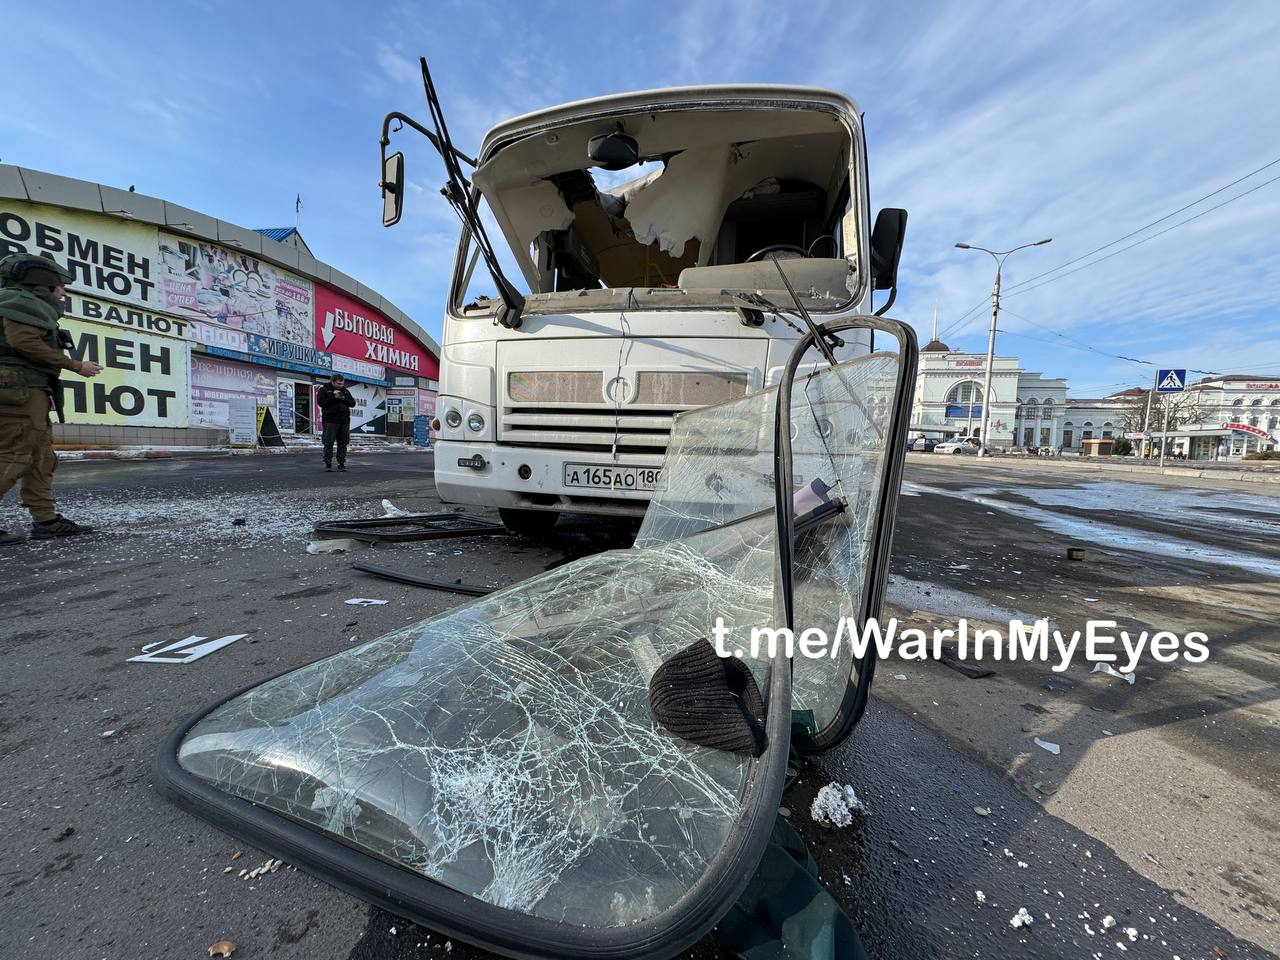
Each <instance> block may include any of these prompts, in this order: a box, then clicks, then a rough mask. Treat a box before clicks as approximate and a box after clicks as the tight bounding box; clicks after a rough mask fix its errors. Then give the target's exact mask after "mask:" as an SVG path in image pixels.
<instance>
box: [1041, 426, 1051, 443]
mask: <svg viewBox="0 0 1280 960" xmlns="http://www.w3.org/2000/svg"><path fill="white" fill-rule="evenodd" d="M1052 433H1053V430H1051V429H1050V428H1049V427H1041V428H1040V446H1042V447H1047V446H1049V445H1050V444H1051V443H1053V437H1052V436H1050V434H1052Z"/></svg>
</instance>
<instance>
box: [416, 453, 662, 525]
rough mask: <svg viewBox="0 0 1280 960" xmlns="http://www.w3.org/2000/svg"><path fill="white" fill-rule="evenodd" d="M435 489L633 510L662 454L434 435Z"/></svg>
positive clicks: (605, 510) (577, 509)
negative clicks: (543, 446)
mask: <svg viewBox="0 0 1280 960" xmlns="http://www.w3.org/2000/svg"><path fill="white" fill-rule="evenodd" d="M434 449H435V476H436V489H437V490H438V491H439V493H440V498H441V499H442V500H444V501H446V502H449V503H465V504H474V505H476V506H485V507H502V508H515V509H520V510H557V511H570V512H574V513H599V514H621V515H627V516H635V515H638V514H641V513H643V512H644V510H645V508H646V507H648V505H649V498H650V496H651V495H652V490H651V489H648V487H651V486H653V485H654V484H655V482H656V477H657V473H658V470H659V469H660V468H661V466H662V461H663V457H662V455H661V454H619V456H618V458H617V460H614V459H613V458H612V457H611V456H610V455H609V454H607V453H601V452H598V451H575V450H538V449H530V448H523V447H509V446H503V445H501V444H497V443H464V442H458V441H450V440H437V441H436V443H435V444H434Z"/></svg>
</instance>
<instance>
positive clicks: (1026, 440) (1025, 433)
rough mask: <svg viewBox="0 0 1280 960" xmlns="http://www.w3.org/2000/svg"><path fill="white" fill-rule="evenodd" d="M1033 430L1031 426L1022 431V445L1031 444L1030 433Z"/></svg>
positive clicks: (1027, 445)
mask: <svg viewBox="0 0 1280 960" xmlns="http://www.w3.org/2000/svg"><path fill="white" fill-rule="evenodd" d="M1034 432H1035V431H1034V430H1033V429H1032V428H1031V427H1027V428H1026V429H1025V430H1023V431H1022V445H1023V446H1024V447H1029V446H1031V435H1032V434H1033V433H1034Z"/></svg>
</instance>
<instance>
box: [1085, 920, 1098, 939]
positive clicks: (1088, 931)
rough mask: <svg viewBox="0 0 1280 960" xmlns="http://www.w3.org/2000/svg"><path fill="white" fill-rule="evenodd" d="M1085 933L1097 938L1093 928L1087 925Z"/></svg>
mask: <svg viewBox="0 0 1280 960" xmlns="http://www.w3.org/2000/svg"><path fill="white" fill-rule="evenodd" d="M1084 932H1085V933H1087V934H1088V935H1089V936H1091V937H1096V936H1097V934H1096V933H1094V932H1093V927H1091V926H1089V925H1088V924H1087V923H1086V924H1085V925H1084Z"/></svg>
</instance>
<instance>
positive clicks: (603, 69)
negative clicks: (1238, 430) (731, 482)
mask: <svg viewBox="0 0 1280 960" xmlns="http://www.w3.org/2000/svg"><path fill="white" fill-rule="evenodd" d="M119 9H123V8H119ZM128 9H129V13H128V15H127V16H124V15H120V14H118V13H116V12H114V9H113V8H111V7H110V6H109V5H96V4H95V5H92V6H90V5H85V4H71V3H63V2H46V3H43V4H20V5H19V4H12V5H10V8H9V9H8V10H6V14H5V19H6V27H8V28H11V29H12V33H11V36H13V37H21V38H22V39H21V40H11V41H10V42H9V43H8V44H6V64H5V73H6V87H7V96H6V97H5V106H4V109H3V110H2V111H0V160H3V161H4V162H6V163H17V164H21V165H23V166H29V167H34V168H37V169H42V170H50V171H54V172H57V173H62V174H67V175H70V176H75V177H81V178H84V179H88V180H95V181H98V182H102V183H108V184H114V185H118V186H122V187H125V186H128V185H130V184H135V185H136V186H137V189H138V190H139V191H140V192H142V193H147V194H152V195H155V196H160V197H163V198H165V199H168V200H172V201H175V202H178V203H181V204H184V205H186V206H190V207H193V208H195V209H197V210H201V211H204V212H207V213H210V214H213V215H216V216H218V217H221V218H223V219H226V220H229V221H231V222H233V223H239V224H242V225H244V226H250V227H256V226H275V225H286V224H291V223H292V222H293V214H294V211H293V202H294V196H295V194H297V193H301V194H302V199H303V212H302V232H303V235H304V236H305V237H306V239H307V242H308V243H309V245H310V246H311V248H312V250H313V251H314V252H315V253H316V255H317V256H319V257H320V258H321V259H324V260H327V261H328V262H330V263H332V264H334V265H335V266H338V267H340V268H341V269H343V270H345V271H346V272H348V273H350V274H352V275H353V276H356V277H358V278H359V279H361V280H362V281H364V282H365V283H367V284H369V285H370V286H372V287H374V288H375V289H377V290H379V291H380V292H382V293H383V294H384V295H386V296H387V297H389V298H390V299H391V300H393V301H394V302H396V303H397V304H399V305H400V306H401V307H402V308H403V309H404V310H406V311H407V312H408V313H409V314H410V315H411V316H413V317H414V318H415V319H416V320H417V321H418V322H419V323H420V324H421V325H422V326H423V327H424V328H425V329H427V330H428V331H430V332H431V333H432V334H433V335H436V336H437V337H438V335H439V332H440V314H441V307H442V303H443V298H444V290H445V286H446V282H447V276H446V273H447V270H448V266H449V262H450V257H451V251H452V247H453V244H454V242H455V241H456V237H457V229H456V226H455V221H454V219H453V214H452V213H451V212H450V211H449V210H448V209H447V208H446V207H445V206H444V202H443V200H442V199H440V198H438V197H437V196H436V195H435V188H436V187H437V186H438V183H439V181H441V180H442V176H441V174H440V173H439V167H438V165H437V163H436V161H435V159H434V157H433V155H432V154H430V152H429V151H428V150H427V149H424V146H425V145H423V146H419V145H418V144H415V143H412V142H410V141H408V140H407V138H402V141H401V142H403V143H405V144H406V146H407V151H406V152H407V153H408V157H409V168H408V169H409V173H410V178H411V181H412V185H413V186H414V188H415V189H414V191H413V192H411V193H410V195H409V197H408V203H407V209H406V214H405V219H404V221H402V223H401V225H400V226H398V227H396V228H395V229H392V230H384V229H383V228H382V227H381V224H380V220H379V216H380V202H379V199H378V193H377V186H376V183H377V179H378V170H377V156H378V147H377V134H378V128H379V123H380V121H381V118H382V116H383V114H384V113H386V112H387V111H388V110H391V109H401V110H404V111H406V112H408V113H411V114H414V115H418V116H420V117H422V118H423V119H425V114H426V110H425V105H424V102H423V99H422V94H421V86H420V83H419V79H418V74H417V70H416V65H415V61H416V57H417V56H418V55H419V54H420V53H424V54H426V56H427V57H428V59H429V61H430V63H431V65H432V70H433V73H434V75H435V78H436V84H437V87H438V88H439V90H440V93H441V96H442V98H443V100H444V102H445V108H446V110H447V111H448V117H449V119H450V126H451V130H452V133H453V135H454V139H455V141H457V143H458V144H459V146H460V147H461V148H462V149H464V150H466V151H471V150H474V149H475V148H476V147H477V146H478V144H479V142H480V138H481V136H482V135H483V133H484V131H485V130H486V129H487V128H488V127H489V126H491V125H492V124H494V123H495V122H497V121H499V120H501V119H503V118H505V117H507V116H510V115H513V114H516V113H523V112H526V111H528V110H532V109H536V108H538V107H542V106H547V105H550V104H553V103H559V102H562V101H565V100H572V99H579V98H582V97H589V96H595V95H599V94H603V93H610V92H616V91H621V90H628V89H637V88H644V87H656V86H667V85H672V84H681V83H696V82H745V81H763V82H778V83H807V84H816V85H821V86H829V87H834V88H836V89H839V90H842V91H844V92H846V93H848V94H850V95H851V96H852V97H853V98H854V99H855V100H857V101H858V103H859V105H860V106H861V108H862V109H863V110H864V111H865V113H866V125H867V131H868V141H869V147H870V165H871V171H872V207H873V210H874V209H876V208H879V207H881V206H902V207H906V208H907V209H908V210H909V211H910V223H909V228H908V233H907V246H906V250H905V252H904V255H903V271H902V275H901V292H900V296H899V299H898V305H897V306H896V307H895V308H894V311H893V313H894V314H895V315H896V316H898V317H900V318H901V319H904V320H906V321H908V322H910V323H912V324H913V325H915V326H916V328H917V329H918V330H919V331H920V333H921V339H922V341H923V340H924V339H927V337H928V332H929V322H930V317H931V314H932V311H933V307H934V304H935V303H936V304H937V307H938V311H939V316H940V325H941V326H942V327H943V328H944V329H945V328H948V327H953V329H952V330H951V331H950V332H948V334H947V336H946V337H945V339H946V341H947V342H948V343H949V344H950V345H951V346H952V347H953V348H958V349H969V350H975V351H976V350H982V349H985V344H986V319H985V311H984V310H982V309H980V310H978V311H976V313H974V314H973V315H972V316H971V317H970V318H969V319H968V320H966V321H962V320H961V318H963V317H964V315H965V313H966V311H968V310H970V308H973V307H975V306H977V305H978V304H980V303H982V302H983V301H984V298H985V297H986V296H987V294H988V293H989V290H990V285H991V279H992V265H991V261H990V259H989V258H988V257H986V256H985V255H982V254H977V253H972V252H969V253H965V252H961V251H958V250H955V249H954V248H953V244H954V243H955V241H957V240H964V241H968V242H971V243H975V244H982V245H984V246H989V247H996V248H1001V247H1009V246H1014V245H1016V244H1019V243H1022V242H1026V241H1030V240H1035V239H1039V238H1041V237H1043V236H1052V237H1053V238H1054V241H1053V243H1052V244H1051V245H1049V246H1047V247H1041V248H1037V249H1035V250H1028V251H1025V252H1023V253H1020V254H1018V255H1016V256H1015V257H1014V258H1013V259H1011V260H1010V262H1009V267H1008V269H1007V271H1006V274H1005V281H1006V285H1007V291H1008V296H1007V298H1006V299H1005V301H1004V306H1005V307H1006V308H1007V312H1005V313H1004V314H1002V316H1001V322H1000V327H1001V330H1002V331H1003V332H1002V333H1001V337H1000V341H999V343H998V351H999V353H1000V354H1001V355H1015V356H1019V357H1021V358H1022V360H1023V362H1024V364H1025V365H1026V366H1027V367H1029V368H1030V369H1033V370H1039V371H1042V372H1043V373H1045V374H1046V375H1049V376H1066V377H1069V378H1070V381H1071V392H1072V394H1073V395H1081V396H1083V395H1097V394H1100V393H1105V392H1109V391H1110V390H1112V389H1118V388H1120V387H1123V386H1126V385H1132V384H1135V383H1142V382H1144V381H1147V380H1149V377H1150V373H1149V371H1150V368H1149V367H1140V366H1137V365H1135V364H1132V363H1128V362H1124V361H1120V360H1115V359H1111V358H1109V357H1106V356H1102V355H1100V354H1097V353H1091V352H1089V351H1088V350H1085V349H1083V348H1082V347H1081V344H1087V345H1090V346H1092V347H1095V348H1096V349H1098V350H1101V351H1103V352H1105V353H1114V354H1124V355H1126V356H1130V357H1138V358H1143V359H1148V360H1152V361H1155V362H1157V363H1159V364H1161V365H1168V366H1188V367H1192V368H1200V369H1203V370H1212V371H1217V372H1257V373H1263V372H1267V373H1272V374H1276V373H1280V241H1278V239H1277V238H1278V237H1280V182H1277V183H1274V184H1271V185H1269V186H1262V187H1260V188H1259V189H1258V190H1257V191H1256V192H1254V193H1251V194H1249V195H1248V196H1247V197H1244V198H1242V199H1240V200H1238V201H1235V202H1232V203H1229V204H1227V205H1226V206H1224V207H1222V208H1221V209H1219V210H1215V211H1213V212H1210V213H1207V214H1206V215H1205V216H1203V217H1201V218H1199V219H1197V220H1195V221H1194V222H1192V223H1188V224H1186V225H1185V226H1180V227H1177V228H1176V229H1173V230H1171V231H1170V232H1169V233H1167V234H1166V235H1164V236H1160V237H1155V238H1154V239H1151V240H1150V241H1149V242H1146V243H1142V244H1141V245H1140V246H1137V247H1134V248H1133V249H1131V250H1124V251H1122V252H1119V253H1117V254H1116V255H1115V256H1113V257H1111V258H1110V259H1108V260H1106V261H1105V262H1102V263H1099V264H1098V265H1096V266H1089V267H1086V268H1085V269H1083V270H1080V271H1079V272H1077V273H1073V274H1071V275H1070V276H1063V278H1062V279H1059V280H1055V281H1054V282H1050V283H1046V284H1044V285H1043V286H1039V287H1037V288H1036V289H1030V287H1031V286H1032V284H1027V285H1026V286H1027V288H1028V289H1025V290H1019V289H1018V288H1017V287H1016V286H1014V285H1016V284H1017V283H1018V282H1019V281H1025V280H1027V279H1028V278H1030V277H1033V276H1035V275H1036V274H1039V273H1041V272H1043V271H1045V270H1048V269H1051V268H1053V267H1056V266H1058V265H1059V264H1061V263H1064V262H1065V261H1069V260H1072V259H1074V258H1076V257H1078V256H1080V255H1082V254H1085V253H1087V252H1088V251H1090V250H1093V249H1094V248H1096V247H1100V246H1102V245H1103V244H1106V243H1109V242H1110V241H1112V240H1115V239H1116V238H1118V237H1121V236H1123V235H1124V234H1127V233H1129V232H1130V231H1132V230H1135V229H1136V228H1138V227H1141V226H1142V225H1144V224H1147V223H1149V222H1151V221H1153V220H1156V219H1157V218H1159V217H1162V216H1164V215H1165V214H1167V213H1170V212H1171V211H1173V210H1176V209H1177V208H1178V207H1181V206H1182V205H1184V204H1187V203H1190V202H1191V201H1193V200H1195V199H1197V198H1198V197H1200V196H1202V195H1204V194H1207V193H1209V192H1210V191H1212V190H1215V189H1217V188H1218V187H1221V186H1223V185H1225V184H1227V183H1229V182H1230V181H1232V180H1235V179H1236V178H1237V177H1241V176H1243V175H1244V174H1246V173H1248V172H1249V171H1251V170H1254V169H1255V168H1257V167H1261V166H1262V165H1263V164H1266V163H1268V162H1270V161H1272V160H1275V159H1277V158H1280V96H1277V91H1280V56H1277V55H1276V51H1277V50H1280V7H1277V6H1276V5H1275V4H1274V3H1268V2H1261V3H1248V2H1237V3H1232V4H1225V5H1210V4H1193V3H1186V2H1184V3H1176V2H1175V3H1140V2H1132V3H1124V4H1120V3H1112V4H1103V3H1079V4H1070V5H1067V4H1055V5H1049V4H1040V5H1035V4H1029V3H1020V4H1014V3H1009V4H985V5H984V4H977V3H973V4H954V3H953V4H942V3H939V4H930V3H910V4H900V5H897V9H893V10H889V9H887V8H886V5H884V4H873V3H862V4H851V3H847V2H846V3H821V2H810V3H805V4H779V3H764V2H755V0H746V2H738V3H729V4H720V3H696V2H685V3H679V4H665V3H660V2H651V3H647V4H634V3H626V4H611V3H604V2H602V3H597V4H593V5H591V7H590V15H587V14H586V13H584V10H586V9H587V8H584V6H583V5H582V4H579V3H569V2H550V3H537V2H522V3H510V4H506V3H483V2H471V3H465V4H464V3H453V2H446V0H441V2H434V3H420V4H396V3H387V4H383V3H377V2H367V3H364V4H361V5H358V6H357V5H354V4H348V3H342V4H339V3H334V2H324V0H316V2H314V3H305V4H304V3H262V2H258V3H254V4H248V3H239V2H234V0H219V2H217V3H213V2H203V0H186V2H182V0H170V2H166V3H148V2H140V3H133V4H130V5H129V7H128ZM15 83H16V90H15ZM1276 176H1280V163H1278V164H1276V165H1275V166H1273V167H1271V168H1269V169H1268V170H1265V171H1263V172H1262V173H1259V174H1257V175H1256V176H1253V177H1251V178H1250V179H1247V180H1245V181H1244V182H1242V183H1241V184H1239V185H1238V186H1236V187H1234V188H1231V189H1229V190H1227V191H1224V192H1223V193H1221V194H1218V195H1217V196H1215V197H1214V198H1212V199H1211V200H1209V201H1207V202H1206V203H1204V204H1201V205H1198V206H1195V207H1192V208H1191V209H1189V210H1187V211H1186V212H1185V213H1183V214H1181V215H1179V216H1176V217H1174V218H1172V219H1170V220H1167V221H1165V222H1164V223H1162V224H1160V226H1159V227H1157V228H1155V229H1154V230H1152V231H1149V232H1148V233H1143V234H1139V235H1138V236H1136V237H1134V238H1132V239H1131V240H1129V241H1126V242H1125V243H1123V244H1118V245H1116V246H1114V247H1110V248H1108V249H1107V250H1105V251H1103V253H1104V254H1107V253H1113V252H1115V251H1117V250H1119V249H1120V248H1121V247H1123V246H1125V245H1126V244H1127V243H1132V242H1133V241H1134V240H1141V239H1143V237H1146V236H1148V235H1149V234H1150V233H1154V232H1155V231H1156V230H1159V229H1163V228H1164V227H1168V226H1171V225H1173V224H1175V223H1177V222H1179V221H1180V220H1182V219H1185V218H1186V217H1190V216H1193V215H1195V214H1197V213H1199V212H1201V211H1203V210H1205V209H1207V208H1208V207H1210V206H1212V205H1213V204H1215V203H1220V202H1222V201H1223V200H1228V199H1230V198H1231V197H1233V196H1235V195H1236V194H1239V193H1241V192H1243V191H1245V190H1248V189H1250V188H1252V187H1255V186H1258V185H1260V184H1262V183H1263V182H1265V181H1266V180H1268V179H1270V178H1272V177H1276ZM1087 262H1088V260H1084V261H1081V263H1087ZM1062 272H1063V273H1064V274H1065V272H1066V271H1062ZM1055 276H1056V275H1055ZM957 322H958V325H956V324H957ZM1046 328H1047V329H1046ZM1056 334H1061V335H1062V336H1057V335H1056ZM1065 338H1070V339H1065Z"/></svg>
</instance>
